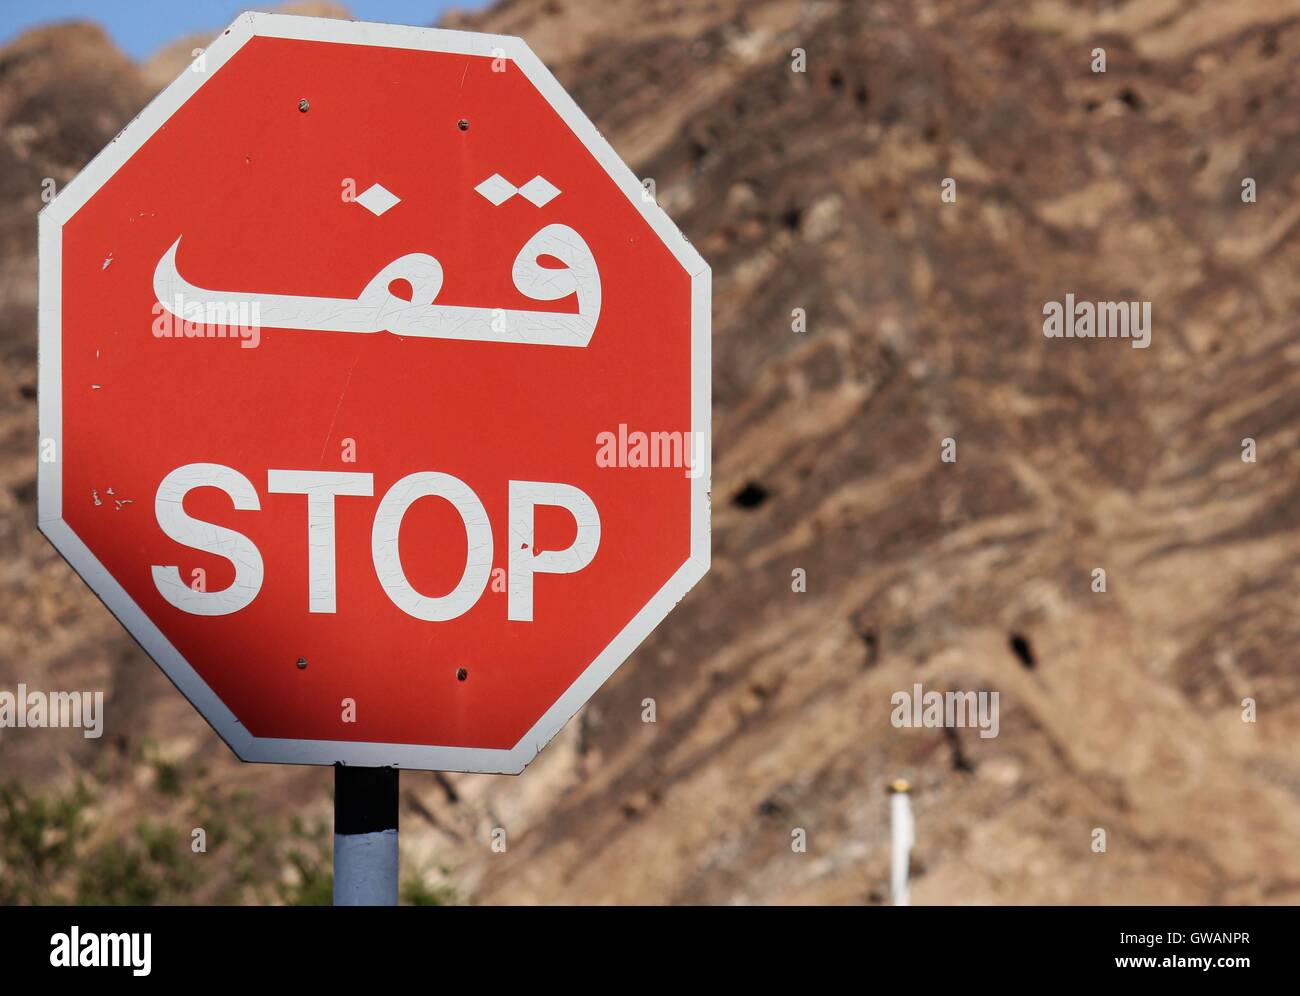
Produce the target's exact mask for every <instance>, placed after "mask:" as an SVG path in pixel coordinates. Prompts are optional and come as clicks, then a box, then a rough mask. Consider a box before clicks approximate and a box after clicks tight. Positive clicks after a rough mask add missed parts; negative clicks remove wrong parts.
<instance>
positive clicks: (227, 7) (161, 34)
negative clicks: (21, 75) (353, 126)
mask: <svg viewBox="0 0 1300 996" xmlns="http://www.w3.org/2000/svg"><path fill="white" fill-rule="evenodd" d="M341 2H342V3H343V6H345V7H347V9H348V10H350V11H352V16H353V17H355V18H357V19H358V20H362V21H390V22H392V23H394V24H432V23H433V22H434V21H436V20H437V19H438V17H439V15H440V14H442V12H443V11H445V10H455V9H460V10H466V9H472V8H478V7H484V6H486V2H485V0H341ZM274 5H275V4H274V0H272V2H271V3H259V2H257V0H243V2H240V0H0V45H5V44H7V43H8V42H10V41H11V40H12V39H13V38H14V36H16V35H19V34H21V33H22V32H24V31H26V30H27V29H28V28H31V27H35V26H36V25H38V24H49V23H51V22H55V21H69V20H89V21H98V22H99V23H100V24H101V25H103V26H104V28H105V29H106V30H107V31H108V33H109V35H111V36H112V38H113V41H115V42H116V43H117V44H118V46H119V47H120V48H121V49H122V50H123V51H125V52H126V53H127V54H128V55H130V56H131V57H132V58H134V59H143V58H146V57H148V56H149V55H151V54H152V53H153V52H154V51H155V50H157V49H158V48H159V47H160V46H162V45H165V44H167V43H168V42H170V41H174V40H175V39H177V38H180V37H182V36H184V35H187V34H190V33H191V32H194V31H209V30H212V29H214V28H222V27H225V26H226V25H227V24H229V23H230V22H231V21H233V20H234V19H235V15H236V14H238V13H239V12H240V11H243V10H249V9H253V10H257V9H262V10H265V9H269V8H270V7H272V6H274Z"/></svg>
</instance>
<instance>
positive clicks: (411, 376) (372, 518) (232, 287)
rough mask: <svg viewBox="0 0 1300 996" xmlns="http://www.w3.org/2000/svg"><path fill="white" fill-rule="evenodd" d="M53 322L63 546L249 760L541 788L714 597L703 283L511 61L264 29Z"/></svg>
mask: <svg viewBox="0 0 1300 996" xmlns="http://www.w3.org/2000/svg"><path fill="white" fill-rule="evenodd" d="M40 317H41V331H40V335H41V373H40V377H41V384H40V387H41V395H40V409H41V437H42V454H41V455H42V463H41V470H40V518H41V528H42V529H43V530H44V531H45V533H46V534H47V535H48V536H49V537H50V539H51V540H52V541H53V542H54V544H55V545H56V546H57V547H58V548H59V550H60V551H61V552H62V553H63V555H64V556H65V557H66V558H67V559H68V560H69V562H70V563H71V564H72V565H73V566H74V567H75V568H76V569H77V570H78V571H79V572H80V573H81V575H82V576H83V577H84V578H85V579H86V580H87V582H88V583H89V584H90V585H91V587H92V588H93V589H94V590H95V591H96V593H97V594H98V595H99V596H100V598H101V599H103V601H104V602H105V603H106V605H107V606H108V607H109V608H110V609H111V610H112V611H113V612H114V614H115V615H117V616H118V618H119V619H120V620H121V621H122V622H123V624H124V625H125V626H126V627H127V628H128V629H129V630H130V631H131V633H132V634H133V635H134V636H135V637H136V639H137V640H138V641H139V642H140V643H141V644H142V646H144V648H145V649H146V650H147V651H148V652H149V653H150V654H151V655H152V656H153V657H154V659H155V660H157V661H158V663H159V664H160V665H161V666H162V667H163V668H164V669H165V670H166V672H167V674H168V675H169V677H170V678H171V679H172V681H173V682H174V683H175V684H176V685H177V686H178V687H179V688H180V689H181V690H182V691H183V692H184V693H185V694H186V695H187V696H188V697H189V698H190V700H191V701H192V702H193V703H194V704H195V705H196V706H197V707H198V708H199V709H200V711H201V712H202V713H203V714H204V716H205V717H206V718H207V719H208V721H209V722H210V723H211V724H212V725H213V726H214V728H215V729H216V730H217V732H218V733H219V734H220V735H221V736H222V737H223V738H224V739H225V740H226V742H227V743H229V744H230V746H231V747H232V748H233V749H234V750H235V751H236V753H238V754H239V756H240V757H242V758H244V759H245V760H253V761H284V762H299V763H321V764H332V763H337V762H342V763H348V764H371V765H398V766H401V767H422V768H435V769H446V770H466V771H504V772H517V771H520V770H522V768H523V766H524V765H525V764H527V763H528V761H529V760H531V759H532V757H533V756H534V755H535V754H536V753H537V751H538V750H539V749H540V748H541V747H542V746H544V745H545V743H546V742H547V741H548V740H549V739H550V738H551V737H552V736H553V735H554V734H555V733H556V732H557V731H558V730H559V729H560V727H562V726H563V724H564V723H565V722H566V721H567V720H568V719H569V718H570V717H571V716H572V715H573V713H574V712H575V711H576V710H577V709H578V708H579V707H580V706H581V705H582V704H583V703H584V702H585V701H586V700H587V698H589V697H590V695H591V694H592V693H593V692H594V691H595V690H596V688H598V687H599V685H600V684H601V682H603V681H604V679H605V678H606V677H608V676H609V674H610V673H612V671H613V670H614V669H615V668H616V667H617V666H618V665H619V664H620V663H621V662H622V661H623V660H624V659H625V658H626V657H627V656H628V654H630V653H631V651H632V650H633V649H635V647H636V646H637V644H638V643H639V642H640V641H641V640H642V639H643V638H644V637H645V636H646V634H648V633H649V632H650V631H651V630H652V629H653V628H654V626H655V625H656V624H657V623H658V622H659V621H660V620H661V619H662V618H663V617H664V616H665V615H666V614H667V612H668V611H669V610H670V609H671V608H672V606H673V605H674V604H675V603H676V602H677V601H678V600H679V599H680V598H681V597H682V595H683V594H685V592H686V591H687V590H688V589H689V588H690V586H691V585H692V584H694V582H695V581H696V580H698V578H699V577H700V576H701V575H702V574H703V573H704V571H705V570H707V567H708V467H709V464H708V460H709V366H708V364H709V348H708V335H709V271H708V268H707V266H706V265H705V264H704V262H703V261H702V260H701V259H700V258H699V256H698V255H697V254H696V253H695V252H694V251H693V250H692V249H691V248H690V246H689V245H688V244H687V243H686V242H685V240H684V239H682V237H681V236H680V234H679V233H678V232H677V230H676V229H675V228H674V227H673V225H672V223H671V222H670V221H669V220H668V219H667V217H666V216H665V215H664V214H663V212H662V211H661V210H660V209H659V208H658V207H657V206H655V204H654V203H653V198H652V197H651V196H650V195H649V193H648V191H647V190H646V189H645V188H643V187H642V185H641V184H640V183H639V182H638V181H637V179H636V178H635V177H634V176H633V175H632V173H631V172H630V171H629V170H628V169H627V168H626V167H625V166H624V165H623V164H622V163H621V162H620V161H619V160H618V158H617V156H616V155H615V154H614V152H613V151H612V150H611V149H610V148H609V146H608V145H607V144H606V143H605V142H604V141H603V140H602V139H601V138H600V136H599V135H598V134H597V132H596V131H595V129H594V128H593V127H592V126H591V124H590V123H589V122H588V121H587V120H586V118H585V117H583V116H582V115H581V112H579V111H578V110H577V108H576V107H575V106H574V105H573V103H572V101H571V100H570V99H569V98H568V97H567V96H566V95H565V94H564V92H563V90H562V89H561V88H560V87H559V84H558V83H556V81H555V80H554V78H553V77H552V76H551V75H550V74H549V73H548V72H547V71H546V69H545V68H544V67H543V66H542V65H541V63H540V62H539V61H538V60H537V58H536V57H535V56H534V55H533V54H532V52H531V51H529V50H528V48H527V47H526V46H525V45H524V44H523V43H522V42H521V41H519V40H518V39H514V38H504V37H498V36H488V35H471V34H464V33H459V32H446V31H437V30H432V29H416V28H398V27H392V26H386V25H367V24H356V23H348V22H337V21H324V20H317V19H312V18H296V17H285V16H275V15H261V14H255V15H243V16H242V17H241V18H240V19H239V21H237V22H236V23H235V24H234V25H232V26H231V28H230V29H229V30H228V31H227V32H226V33H225V35H223V36H222V37H221V38H220V39H219V40H218V41H217V42H215V43H214V44H213V45H212V47H211V48H209V49H208V50H207V52H206V53H204V54H203V55H202V56H201V57H200V58H199V59H198V60H197V61H196V63H195V64H194V65H193V66H192V67H191V68H190V69H188V70H187V71H186V72H185V73H183V74H182V76H181V77H180V78H179V79H178V80H177V81H176V82H175V83H174V84H172V86H171V87H169V88H168V89H167V90H166V91H164V93H163V94H162V95H160V96H159V98H158V99H157V100H156V101H154V103H153V104H151V105H150V106H149V108H148V109H147V110H146V111H145V113H144V114H143V115H142V116H141V117H140V118H138V119H137V120H136V121H134V122H133V123H132V124H131V125H130V126H129V127H128V128H127V129H126V131H125V132H123V134H122V135H120V136H119V137H118V139H116V140H115V142H114V143H113V144H112V145H110V146H109V147H108V149H106V150H105V151H104V153H102V154H101V155H100V156H99V157H98V158H97V159H96V160H95V161H94V162H93V163H92V164H91V165H90V166H88V167H87V169H86V170H85V171H84V172H83V173H82V174H81V176H79V177H78V178H77V179H76V180H75V181H73V183H71V184H70V185H69V186H68V188H67V189H66V190H65V191H64V192H63V193H62V194H60V196H59V197H58V198H56V199H55V201H54V202H53V203H52V204H51V205H50V207H49V208H47V209H46V211H45V212H44V213H43V214H42V216H41V309H40Z"/></svg>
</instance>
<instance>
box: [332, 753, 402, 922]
mask: <svg viewBox="0 0 1300 996" xmlns="http://www.w3.org/2000/svg"><path fill="white" fill-rule="evenodd" d="M397 800H398V769H397V768H358V767H349V766H347V765H342V764H337V765H335V766H334V905H335V906H396V905H397Z"/></svg>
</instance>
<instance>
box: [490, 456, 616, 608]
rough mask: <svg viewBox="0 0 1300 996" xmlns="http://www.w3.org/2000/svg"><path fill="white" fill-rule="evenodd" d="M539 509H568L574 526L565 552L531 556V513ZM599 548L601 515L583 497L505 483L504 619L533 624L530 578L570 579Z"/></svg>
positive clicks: (566, 489)
mask: <svg viewBox="0 0 1300 996" xmlns="http://www.w3.org/2000/svg"><path fill="white" fill-rule="evenodd" d="M538 505H554V506H557V507H559V508H563V509H567V510H568V512H569V514H570V515H572V516H573V519H574V521H575V522H576V523H577V525H578V532H577V535H576V536H575V537H574V540H573V543H572V544H571V545H570V546H569V547H568V549H566V550H545V551H543V552H542V553H535V552H534V551H533V533H534V511H535V509H536V507H537V506H538ZM599 546H600V513H598V512H597V511H596V506H595V504H594V503H593V502H592V500H591V499H590V498H589V497H587V495H586V493H585V492H583V491H580V490H579V489H578V488H575V487H573V486H572V485H570V484H549V483H547V482H544V481H511V482H510V569H509V594H508V595H507V607H506V617H507V618H508V619H510V620H512V621H514V622H532V621H533V575H534V574H574V573H577V572H578V571H580V570H582V569H583V568H584V567H586V566H587V565H588V564H590V563H591V561H592V558H593V557H595V556H596V549H597V548H598V547H599Z"/></svg>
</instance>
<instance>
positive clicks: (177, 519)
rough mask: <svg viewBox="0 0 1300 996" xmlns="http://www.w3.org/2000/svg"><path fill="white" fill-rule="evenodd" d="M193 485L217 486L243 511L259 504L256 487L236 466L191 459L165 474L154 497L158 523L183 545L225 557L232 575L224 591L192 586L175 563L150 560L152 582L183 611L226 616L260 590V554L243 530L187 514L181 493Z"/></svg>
mask: <svg viewBox="0 0 1300 996" xmlns="http://www.w3.org/2000/svg"><path fill="white" fill-rule="evenodd" d="M194 488H220V489H221V490H222V491H224V492H225V493H226V494H227V495H229V496H230V500H231V502H232V504H233V505H234V506H235V508H237V509H240V510H241V511H246V510H253V511H256V510H257V509H259V508H260V507H261V506H260V505H259V504H258V500H257V491H256V490H255V489H254V488H253V484H252V482H251V481H249V479H248V478H247V477H245V476H244V475H243V474H241V473H240V472H239V471H237V470H232V469H231V468H229V467H224V466H222V465H221V464H219V463H189V464H186V465H185V466H184V467H177V468H176V469H175V470H173V471H172V472H171V473H170V474H168V475H167V476H166V477H164V478H163V480H162V483H161V484H159V485H158V494H157V497H155V499H154V506H153V507H154V515H155V516H156V517H157V519H158V526H159V528H161V529H162V531H163V532H164V533H166V534H167V536H168V537H169V538H170V539H173V540H175V541H176V542H177V543H180V544H181V545H182V546H188V547H190V548H191V549H194V550H202V551H203V552H204V553H211V554H215V555H216V556H218V557H225V558H226V559H227V560H229V561H230V562H231V563H232V564H234V565H235V580H234V581H232V582H231V584H230V587H229V588H226V589H224V590H222V591H195V590H194V589H193V588H191V587H189V586H188V585H187V584H185V582H184V581H182V580H181V573H180V571H179V570H178V569H177V568H176V567H175V566H166V567H159V566H157V565H154V566H153V567H152V568H151V570H152V572H153V583H154V585H156V586H157V588H158V593H159V594H160V595H162V597H163V598H165V599H167V601H168V602H170V603H171V604H172V605H174V606H176V608H178V609H180V610H181V611H183V612H189V613H192V614H193V615H196V616H226V615H229V614H230V613H232V612H238V611H239V610H240V609H242V608H244V607H245V606H246V605H248V604H249V603H250V602H252V601H253V599H254V598H256V597H257V593H258V592H259V591H261V590H262V577H263V568H262V555H261V554H260V553H259V552H258V550H257V547H256V546H254V545H253V541H252V540H250V539H249V538H248V537H247V536H244V535H243V534H242V533H237V532H235V531H234V530H233V529H227V528H225V527H224V526H218V525H214V524H213V523H211V522H203V521H202V520H200V519H195V518H192V517H190V516H189V515H188V514H186V512H185V508H184V504H183V503H184V501H185V496H186V495H187V494H189V493H190V491H192V490H193V489H194Z"/></svg>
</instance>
